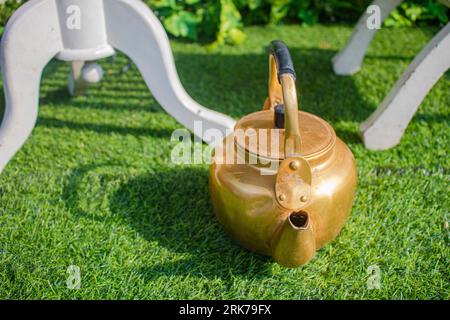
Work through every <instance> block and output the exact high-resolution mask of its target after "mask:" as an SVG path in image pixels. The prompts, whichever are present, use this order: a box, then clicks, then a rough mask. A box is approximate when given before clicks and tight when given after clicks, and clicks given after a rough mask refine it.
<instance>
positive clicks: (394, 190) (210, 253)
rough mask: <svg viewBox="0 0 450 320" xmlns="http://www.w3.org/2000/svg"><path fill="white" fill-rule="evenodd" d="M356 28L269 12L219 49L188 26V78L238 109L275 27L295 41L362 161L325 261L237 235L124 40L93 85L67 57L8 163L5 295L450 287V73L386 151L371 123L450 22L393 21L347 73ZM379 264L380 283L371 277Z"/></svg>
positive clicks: (251, 96)
mask: <svg viewBox="0 0 450 320" xmlns="http://www.w3.org/2000/svg"><path fill="white" fill-rule="evenodd" d="M351 30H352V28H351V27H348V26H322V25H318V26H315V27H300V26H284V27H264V28H263V27H253V28H248V29H247V30H246V32H247V34H248V39H247V41H246V42H245V43H244V44H243V45H240V46H236V47H224V48H221V49H219V51H217V52H213V53H208V52H207V51H206V49H205V48H204V47H202V46H200V45H197V44H187V43H182V42H176V41H174V42H172V48H173V50H174V54H175V59H176V64H177V67H178V72H179V74H180V77H181V79H182V82H183V84H184V85H185V87H186V90H187V91H188V92H189V93H190V94H191V95H192V97H193V98H194V99H196V100H197V101H199V102H200V103H201V104H203V105H205V106H207V107H210V108H212V109H215V110H218V111H221V112H224V113H227V114H229V115H231V116H233V117H234V118H236V119H238V118H239V117H241V116H243V115H246V114H248V113H250V112H254V111H257V110H259V109H260V108H261V107H262V104H263V102H264V99H265V97H266V94H267V92H266V82H267V69H268V67H267V54H266V46H267V45H268V43H269V41H270V40H272V39H283V40H285V42H286V43H287V44H288V46H289V47H290V49H291V54H292V56H293V60H294V63H295V66H296V69H297V73H298V79H299V87H300V90H301V93H300V105H301V108H302V109H303V110H306V111H309V112H312V113H314V114H317V115H319V116H320V117H322V118H324V119H326V120H327V121H329V122H330V123H331V124H332V125H333V127H334V128H335V130H336V133H337V134H338V135H339V136H340V137H341V138H342V139H343V140H344V141H345V142H346V143H348V145H349V146H350V148H351V150H352V151H353V153H354V155H355V157H356V161H357V165H358V176H359V181H358V189H357V195H356V198H355V202H354V207H353V211H352V214H351V217H350V218H349V220H348V222H347V224H346V226H345V227H344V229H343V231H342V232H341V234H340V235H339V236H338V238H337V239H336V240H335V241H334V242H332V243H331V244H330V245H328V246H327V247H325V248H324V249H322V250H320V251H319V252H318V253H317V255H316V258H315V259H314V260H313V261H312V262H311V263H309V264H308V265H306V266H304V267H301V268H298V269H285V268H282V267H280V266H279V265H277V264H276V263H274V262H273V261H272V260H271V259H270V258H267V257H264V256H260V255H257V254H253V253H251V252H248V251H247V250H245V249H243V248H242V247H240V246H239V245H237V244H235V243H234V242H233V241H232V240H231V239H230V238H229V236H228V235H227V234H226V233H225V232H224V231H223V229H222V228H221V226H220V225H219V224H218V222H217V220H216V218H215V217H214V214H213V212H212V209H211V205H210V202H209V194H208V166H207V165H190V166H188V165H185V166H181V165H180V166H175V165H173V164H171V163H170V154H171V149H172V148H173V146H174V144H173V143H171V142H170V136H171V133H172V131H173V130H175V129H177V128H180V127H181V126H180V124H178V123H177V122H176V121H175V120H174V119H172V118H171V117H170V116H168V115H167V114H166V113H165V112H164V111H163V109H162V108H161V107H160V106H159V105H158V103H157V102H156V101H155V100H154V99H153V98H152V96H151V94H150V93H149V92H148V90H147V88H146V86H145V84H144V82H143V79H142V77H141V75H140V74H139V72H138V71H137V69H136V67H135V66H133V67H131V69H130V70H129V71H127V72H123V67H124V66H125V65H126V64H127V60H126V58H125V57H124V56H123V55H118V56H117V58H116V59H115V61H114V62H112V61H111V60H108V59H106V60H103V61H102V62H101V63H102V65H103V67H104V69H105V78H104V80H103V81H102V82H101V83H99V84H97V85H95V86H93V87H92V88H91V89H90V91H89V95H88V96H86V97H77V98H70V97H69V95H68V94H67V92H66V80H67V74H68V65H67V64H65V63H62V62H57V61H54V62H52V63H51V64H50V65H49V66H48V68H47V69H46V72H45V75H44V77H43V82H42V86H41V99H40V103H41V108H40V112H39V119H38V123H37V126H36V128H35V130H34V132H33V134H32V136H31V138H30V139H29V140H28V141H27V143H26V145H25V146H24V148H23V149H22V150H21V151H20V152H19V153H18V154H17V156H16V157H15V158H14V160H13V161H12V162H10V164H9V165H8V166H7V167H6V169H5V171H4V172H3V173H2V175H1V183H0V203H1V206H0V298H28V299H31V298H43V299H54V298H64V299H79V298H82V299H92V298H105V299H112V298H123V299H134V298H137V299H183V298H192V299H206V298H213V299H216V298H217V299H219V298H225V299H238V298H249V299H305V298H306V299H317V298H328V299H347V298H350V299H356V298H381V299H384V298H397V299H406V298H410V299H416V298H418V299H423V298H433V299H449V298H450V273H449V260H450V248H449V244H450V233H449V229H448V223H446V222H447V221H448V220H449V208H450V198H449V195H448V194H449V178H450V174H449V168H450V159H449V156H448V151H449V143H450V130H449V111H450V108H449V105H450V94H449V89H450V76H449V74H448V73H447V74H446V75H444V77H443V78H442V79H441V80H440V81H439V82H438V83H437V85H436V86H435V87H434V88H433V90H432V91H431V92H430V94H429V95H428V96H427V98H426V99H425V101H424V102H423V104H422V106H421V107H420V109H419V112H418V113H417V114H416V116H415V117H414V119H413V121H412V123H411V124H410V126H409V127H408V129H407V131H406V134H405V136H404V138H403V140H402V142H401V144H400V145H399V146H397V147H396V148H394V149H392V150H389V151H383V152H371V151H368V150H366V149H365V148H364V146H363V145H362V143H361V140H360V138H359V135H358V127H359V124H360V123H361V122H362V121H363V120H364V119H365V118H366V117H367V116H368V115H369V114H370V113H371V112H372V111H373V110H374V109H375V108H376V107H377V105H378V104H379V103H380V102H381V100H382V99H383V97H384V96H385V95H386V94H387V93H388V92H389V90H390V88H391V86H392V85H393V84H394V83H395V81H396V80H397V79H398V78H399V76H400V75H401V74H402V72H403V70H404V69H405V68H406V67H407V65H408V64H409V62H411V60H412V59H413V57H414V56H415V55H416V54H417V53H418V52H419V51H420V49H421V48H422V47H423V46H424V45H425V44H426V43H427V41H428V40H430V39H431V38H432V36H433V34H435V32H436V31H437V30H436V29H427V28H424V29H422V28H420V29H419V28H405V29H383V30H381V31H380V32H379V34H378V35H377V37H376V38H375V41H374V42H373V44H372V45H371V47H370V50H369V53H368V56H367V58H366V59H365V63H364V67H363V69H362V70H361V72H360V73H358V74H357V75H355V76H352V77H338V76H335V75H334V74H333V72H332V69H331V65H330V59H331V57H332V56H333V55H334V54H335V53H336V51H337V50H338V49H339V48H341V47H342V46H343V45H344V44H345V41H346V39H347V38H348V37H349V36H350V33H351ZM2 91H3V90H2ZM0 98H1V99H0V106H1V108H2V109H3V107H4V102H3V101H4V97H3V93H2V94H1V97H0ZM69 265H77V266H79V267H80V270H81V288H80V289H79V290H70V289H68V288H67V286H66V279H67V277H68V273H67V268H68V266H69ZM370 266H378V267H379V270H380V276H381V283H380V284H381V287H380V289H378V290H377V289H375V290H369V289H368V288H367V285H366V283H367V280H368V278H369V274H368V268H369V267H370Z"/></svg>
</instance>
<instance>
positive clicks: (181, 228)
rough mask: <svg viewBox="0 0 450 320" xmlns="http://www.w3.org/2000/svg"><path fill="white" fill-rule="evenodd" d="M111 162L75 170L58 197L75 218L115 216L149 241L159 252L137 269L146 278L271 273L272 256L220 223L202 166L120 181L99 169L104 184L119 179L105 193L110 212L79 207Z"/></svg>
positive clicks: (162, 169) (161, 169)
mask: <svg viewBox="0 0 450 320" xmlns="http://www.w3.org/2000/svg"><path fill="white" fill-rule="evenodd" d="M114 166H115V164H114V163H104V164H101V165H97V164H95V165H90V166H85V167H79V168H77V169H76V170H74V171H73V172H72V174H71V175H70V176H69V178H68V179H67V183H66V185H65V187H64V189H63V192H62V198H63V201H64V202H65V204H66V207H67V208H68V210H69V211H70V212H71V214H72V215H73V216H74V217H76V218H78V219H83V218H85V219H90V220H93V221H96V222H100V223H102V222H105V221H106V220H107V219H117V218H119V220H120V221H123V223H124V224H126V225H129V226H130V227H131V228H132V229H133V230H135V231H136V232H137V233H138V234H139V236H140V237H142V238H143V239H145V240H146V242H147V243H148V244H150V246H149V247H150V249H149V250H157V251H159V253H158V260H157V261H155V262H154V263H150V264H148V265H145V266H141V267H140V268H139V269H138V270H137V272H138V273H139V274H141V275H142V277H143V278H144V279H145V280H151V279H156V278H160V277H165V276H169V275H170V276H173V275H180V276H181V275H183V276H185V275H191V276H197V277H203V278H211V279H213V278H217V277H220V278H229V277H236V276H241V277H252V278H255V277H256V278H258V277H267V276H271V274H272V266H273V265H274V263H273V261H272V260H271V258H269V257H265V256H262V255H258V254H256V253H253V252H250V251H248V250H246V249H245V248H243V247H241V246H239V245H238V244H237V243H235V242H234V241H233V240H232V239H231V237H230V236H229V235H228V234H227V233H226V232H225V230H224V229H223V228H222V226H221V225H220V224H219V222H218V220H217V219H216V217H215V215H214V213H213V210H212V207H211V203H210V197H209V190H208V174H209V172H208V169H207V168H206V167H205V166H196V167H194V166H189V167H188V166H177V167H167V166H163V167H158V168H154V170H153V169H152V172H151V173H147V174H144V175H138V176H135V177H133V178H124V179H122V177H119V176H118V175H114V174H111V173H106V174H101V173H97V174H100V177H99V178H100V181H102V183H107V182H108V181H111V180H115V181H117V180H119V181H121V182H120V183H119V185H118V187H117V188H116V190H115V191H114V192H112V193H111V195H110V196H109V197H108V204H109V205H108V207H109V212H110V214H108V215H107V216H104V215H92V214H91V213H89V212H88V210H85V209H83V204H82V197H83V190H84V188H85V187H86V186H87V185H89V183H90V181H89V179H90V178H92V175H95V174H96V173H95V172H96V171H97V169H100V170H101V169H102V168H101V167H104V168H106V169H107V168H108V167H109V168H110V167H114ZM97 172H98V171H97ZM101 188H106V185H103V186H102V187H101ZM154 244H156V246H154ZM150 254H151V252H150ZM174 257H175V258H174Z"/></svg>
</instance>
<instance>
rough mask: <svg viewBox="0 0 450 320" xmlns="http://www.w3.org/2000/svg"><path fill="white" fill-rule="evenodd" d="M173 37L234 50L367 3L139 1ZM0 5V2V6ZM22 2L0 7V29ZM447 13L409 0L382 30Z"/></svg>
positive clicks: (349, 15)
mask: <svg viewBox="0 0 450 320" xmlns="http://www.w3.org/2000/svg"><path fill="white" fill-rule="evenodd" d="M144 1H145V2H146V3H147V4H148V5H149V6H150V7H151V8H152V9H153V10H154V11H155V13H156V14H157V15H158V16H159V18H160V19H161V22H162V23H163V25H164V27H165V28H166V30H167V32H168V33H169V34H171V35H172V36H174V37H177V38H183V39H188V40H192V41H201V42H208V43H211V46H212V47H215V46H218V45H223V44H227V43H229V44H238V43H240V42H242V41H243V40H244V39H245V34H244V33H243V31H242V26H243V25H254V24H278V23H301V24H307V25H310V24H315V23H317V22H335V21H343V22H354V21H356V19H357V18H358V17H359V16H360V15H361V13H362V12H363V11H364V10H365V8H366V7H367V6H368V4H369V3H370V0H184V1H181V0H144ZM0 2H1V0H0ZM21 2H24V1H23V0H19V1H16V0H6V2H5V3H4V4H2V5H0V26H2V25H4V24H5V22H6V20H7V19H8V17H9V16H10V15H11V14H12V12H14V10H15V9H16V8H17V7H18V6H19V5H20V3H21ZM448 20H449V19H448V8H447V7H445V6H444V5H442V4H440V3H438V2H437V0H408V1H405V2H404V3H402V4H401V5H400V7H399V8H397V9H396V10H394V12H392V14H391V15H390V16H389V18H388V19H387V20H386V21H385V26H388V27H398V26H413V25H418V26H421V25H430V24H441V25H442V24H445V23H447V22H448ZM0 28H1V27H0Z"/></svg>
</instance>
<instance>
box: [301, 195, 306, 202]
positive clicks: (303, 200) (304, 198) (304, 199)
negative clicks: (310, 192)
mask: <svg viewBox="0 0 450 320" xmlns="http://www.w3.org/2000/svg"><path fill="white" fill-rule="evenodd" d="M300 201H301V202H306V201H308V197H307V196H301V197H300Z"/></svg>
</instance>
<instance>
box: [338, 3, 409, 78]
mask: <svg viewBox="0 0 450 320" xmlns="http://www.w3.org/2000/svg"><path fill="white" fill-rule="evenodd" d="M402 1H403V0H375V1H374V2H373V3H372V5H376V6H378V7H379V8H380V11H381V12H380V19H381V22H383V21H384V20H385V19H386V18H387V17H388V16H389V13H390V12H391V11H392V10H394V9H395V8H396V7H397V6H398V5H399V4H400V3H401V2H402ZM368 18H369V14H368V13H367V12H365V13H364V14H363V15H362V16H361V18H360V19H359V21H358V24H357V25H356V27H355V31H354V32H353V34H352V36H351V38H350V40H349V41H348V42H347V44H346V45H345V47H344V48H343V49H342V50H341V51H340V52H339V53H337V54H336V55H335V56H334V57H333V60H332V62H333V70H334V73H336V74H338V75H351V74H354V73H356V72H358V71H359V69H360V68H361V65H362V62H363V60H364V56H365V54H366V52H367V49H368V48H369V45H370V42H371V41H372V39H373V37H374V36H375V34H376V32H377V30H376V29H369V28H368V27H367V19H368Z"/></svg>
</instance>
